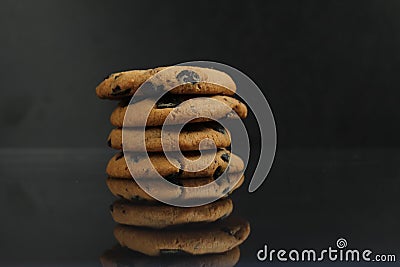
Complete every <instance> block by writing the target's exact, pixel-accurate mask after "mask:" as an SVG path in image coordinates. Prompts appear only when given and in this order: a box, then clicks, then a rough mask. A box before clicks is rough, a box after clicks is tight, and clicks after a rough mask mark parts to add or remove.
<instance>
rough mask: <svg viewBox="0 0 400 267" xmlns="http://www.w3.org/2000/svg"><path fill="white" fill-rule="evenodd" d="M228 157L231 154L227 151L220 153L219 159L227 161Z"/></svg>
mask: <svg viewBox="0 0 400 267" xmlns="http://www.w3.org/2000/svg"><path fill="white" fill-rule="evenodd" d="M230 158H231V155H229V153H224V154H222V155H221V159H222V160H223V161H225V162H229V159H230Z"/></svg>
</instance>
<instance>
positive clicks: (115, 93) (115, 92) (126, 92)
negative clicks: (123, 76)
mask: <svg viewBox="0 0 400 267" xmlns="http://www.w3.org/2000/svg"><path fill="white" fill-rule="evenodd" d="M130 92H131V88H128V89H125V90H122V91H121V87H119V86H118V85H117V87H115V88H114V89H112V93H111V95H112V96H123V95H129V93H130Z"/></svg>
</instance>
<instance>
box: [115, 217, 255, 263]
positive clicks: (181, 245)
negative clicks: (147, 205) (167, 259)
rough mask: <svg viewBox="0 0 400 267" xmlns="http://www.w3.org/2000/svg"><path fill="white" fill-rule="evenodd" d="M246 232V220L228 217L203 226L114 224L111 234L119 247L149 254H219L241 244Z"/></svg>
mask: <svg viewBox="0 0 400 267" xmlns="http://www.w3.org/2000/svg"><path fill="white" fill-rule="evenodd" d="M249 234H250V225H249V223H248V222H247V221H245V220H243V219H239V218H233V217H232V216H230V217H228V218H226V219H224V220H219V221H217V222H215V223H209V224H207V225H186V226H182V227H176V228H171V229H169V228H168V229H150V228H143V227H135V226H126V225H117V227H116V228H115V229H114V236H115V238H116V239H117V240H118V242H119V243H120V245H121V246H123V247H128V248H129V249H131V250H134V251H138V252H141V253H143V254H146V255H150V256H157V255H162V254H171V253H174V254H175V253H183V254H193V255H201V254H208V253H223V252H226V251H229V250H231V249H233V248H234V247H236V246H238V245H240V244H241V243H243V241H244V240H246V239H247V237H248V236H249Z"/></svg>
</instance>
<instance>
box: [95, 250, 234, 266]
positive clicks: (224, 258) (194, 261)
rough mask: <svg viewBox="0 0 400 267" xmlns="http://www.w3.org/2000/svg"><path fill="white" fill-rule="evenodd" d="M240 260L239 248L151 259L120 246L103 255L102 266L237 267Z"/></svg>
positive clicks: (101, 258)
mask: <svg viewBox="0 0 400 267" xmlns="http://www.w3.org/2000/svg"><path fill="white" fill-rule="evenodd" d="M239 258H240V250H239V247H235V248H233V249H232V250H230V251H227V252H224V253H219V254H208V255H199V256H193V255H185V254H183V255H182V254H179V255H178V254H176V255H175V254H171V255H162V256H159V257H151V256H147V255H144V254H142V253H138V252H135V251H131V250H129V249H127V248H123V247H121V246H120V245H116V246H114V247H113V248H112V249H110V250H107V251H105V252H104V253H103V255H101V257H100V261H101V264H102V266H104V267H111V266H113V267H114V266H168V267H172V266H174V267H179V266H182V267H183V266H210V267H211V266H224V267H228V266H235V265H236V263H237V262H238V261H239Z"/></svg>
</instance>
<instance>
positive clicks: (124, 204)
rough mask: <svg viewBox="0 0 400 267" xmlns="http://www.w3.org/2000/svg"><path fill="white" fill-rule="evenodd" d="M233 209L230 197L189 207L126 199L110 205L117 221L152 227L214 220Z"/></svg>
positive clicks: (226, 214) (224, 215)
mask: <svg viewBox="0 0 400 267" xmlns="http://www.w3.org/2000/svg"><path fill="white" fill-rule="evenodd" d="M232 210H233V204H232V200H230V199H229V198H224V199H220V200H217V201H215V202H212V203H209V204H206V205H202V206H198V207H189V208H183V207H175V206H170V205H165V204H159V203H154V202H153V203H149V202H143V201H136V202H132V201H126V200H117V201H116V202H114V204H112V205H111V206H110V211H111V215H112V217H113V219H114V221H115V222H117V223H120V224H125V225H133V226H141V227H151V228H165V227H169V226H177V225H182V224H187V223H208V222H214V221H216V220H219V219H221V218H224V217H227V216H228V215H229V214H231V212H232Z"/></svg>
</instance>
